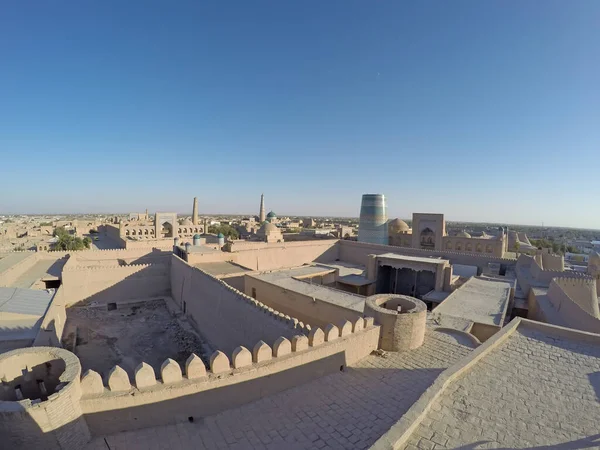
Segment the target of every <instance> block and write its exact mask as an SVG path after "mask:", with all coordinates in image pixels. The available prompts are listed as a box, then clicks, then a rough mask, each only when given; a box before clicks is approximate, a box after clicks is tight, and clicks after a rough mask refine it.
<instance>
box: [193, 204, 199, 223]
mask: <svg viewBox="0 0 600 450" xmlns="http://www.w3.org/2000/svg"><path fill="white" fill-rule="evenodd" d="M192 223H193V224H194V225H198V197H194V208H193V210H192Z"/></svg>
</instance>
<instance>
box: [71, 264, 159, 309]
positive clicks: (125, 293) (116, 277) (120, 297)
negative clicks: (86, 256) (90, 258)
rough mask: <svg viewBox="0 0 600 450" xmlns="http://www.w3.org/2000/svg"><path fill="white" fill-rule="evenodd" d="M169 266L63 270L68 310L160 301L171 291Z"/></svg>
mask: <svg viewBox="0 0 600 450" xmlns="http://www.w3.org/2000/svg"><path fill="white" fill-rule="evenodd" d="M169 272H170V271H169V265H168V264H133V265H129V266H112V267H83V268H81V267H76V268H74V269H66V270H63V273H62V284H63V288H64V295H65V301H66V306H70V305H73V304H76V303H80V302H83V301H85V303H92V302H96V303H100V304H105V303H112V302H119V301H125V300H131V299H139V298H148V297H160V296H162V295H168V294H169V291H170V276H169Z"/></svg>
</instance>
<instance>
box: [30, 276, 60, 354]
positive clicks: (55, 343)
mask: <svg viewBox="0 0 600 450" xmlns="http://www.w3.org/2000/svg"><path fill="white" fill-rule="evenodd" d="M66 321H67V312H66V308H65V296H64V288H63V286H60V287H59V288H58V289H57V290H56V293H55V294H54V297H53V298H52V302H51V303H50V306H49V307H48V310H47V311H46V315H45V316H44V320H43V321H42V324H41V326H40V330H39V331H38V334H37V336H36V337H35V340H34V341H33V346H36V347H37V346H42V347H60V346H61V342H60V341H61V339H62V334H63V330H64V328H65V323H66Z"/></svg>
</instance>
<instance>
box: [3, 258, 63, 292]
mask: <svg viewBox="0 0 600 450" xmlns="http://www.w3.org/2000/svg"><path fill="white" fill-rule="evenodd" d="M66 262H67V260H66V259H62V258H56V259H41V260H39V261H37V262H36V263H35V264H34V265H33V266H32V267H30V268H29V269H28V270H27V271H26V272H25V273H24V274H22V275H21V276H20V277H19V278H17V279H16V280H15V281H14V282H13V283H11V286H12V287H18V288H31V287H33V286H34V285H36V283H37V282H39V281H40V280H56V279H58V278H59V277H60V274H61V272H62V268H63V266H64V265H65V263H66ZM41 287H43V286H41Z"/></svg>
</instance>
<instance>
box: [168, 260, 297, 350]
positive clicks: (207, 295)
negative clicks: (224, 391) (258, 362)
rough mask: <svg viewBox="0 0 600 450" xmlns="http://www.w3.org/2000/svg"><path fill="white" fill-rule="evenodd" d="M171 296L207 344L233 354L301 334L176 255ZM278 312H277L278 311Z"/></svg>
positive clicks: (286, 322)
mask: <svg viewBox="0 0 600 450" xmlns="http://www.w3.org/2000/svg"><path fill="white" fill-rule="evenodd" d="M171 297H172V298H173V300H174V301H175V303H176V304H177V305H178V306H179V308H181V310H183V309H184V302H185V311H186V313H185V314H186V316H188V317H189V318H191V319H192V320H191V322H192V323H194V324H195V325H196V327H197V330H198V332H199V333H200V334H201V335H202V336H203V337H204V339H205V340H206V341H207V343H208V345H209V346H210V347H212V348H213V349H215V350H221V351H223V352H225V353H231V352H232V351H233V349H235V348H236V347H237V346H238V345H244V346H252V345H254V344H255V343H256V342H258V341H260V340H263V341H268V342H269V341H274V340H275V339H277V338H278V337H279V336H284V337H286V338H291V337H292V336H294V335H295V334H299V333H301V332H302V331H301V330H299V329H297V328H295V327H294V325H293V324H292V323H291V321H290V322H288V321H284V320H282V319H280V318H279V317H277V318H276V317H275V316H274V314H268V313H265V312H264V310H263V309H258V308H256V307H255V306H254V305H253V304H252V303H250V302H249V298H248V297H247V296H246V295H244V294H243V293H242V292H239V291H237V290H236V289H234V288H233V287H231V286H229V285H227V284H226V283H225V282H223V281H222V280H219V279H217V278H215V277H213V276H212V275H209V274H208V273H206V272H204V271H202V270H200V269H198V268H196V267H193V266H190V265H189V264H187V263H186V262H185V261H183V260H182V259H181V258H178V257H177V256H175V255H173V256H172V260H171ZM275 313H276V312H275Z"/></svg>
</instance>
